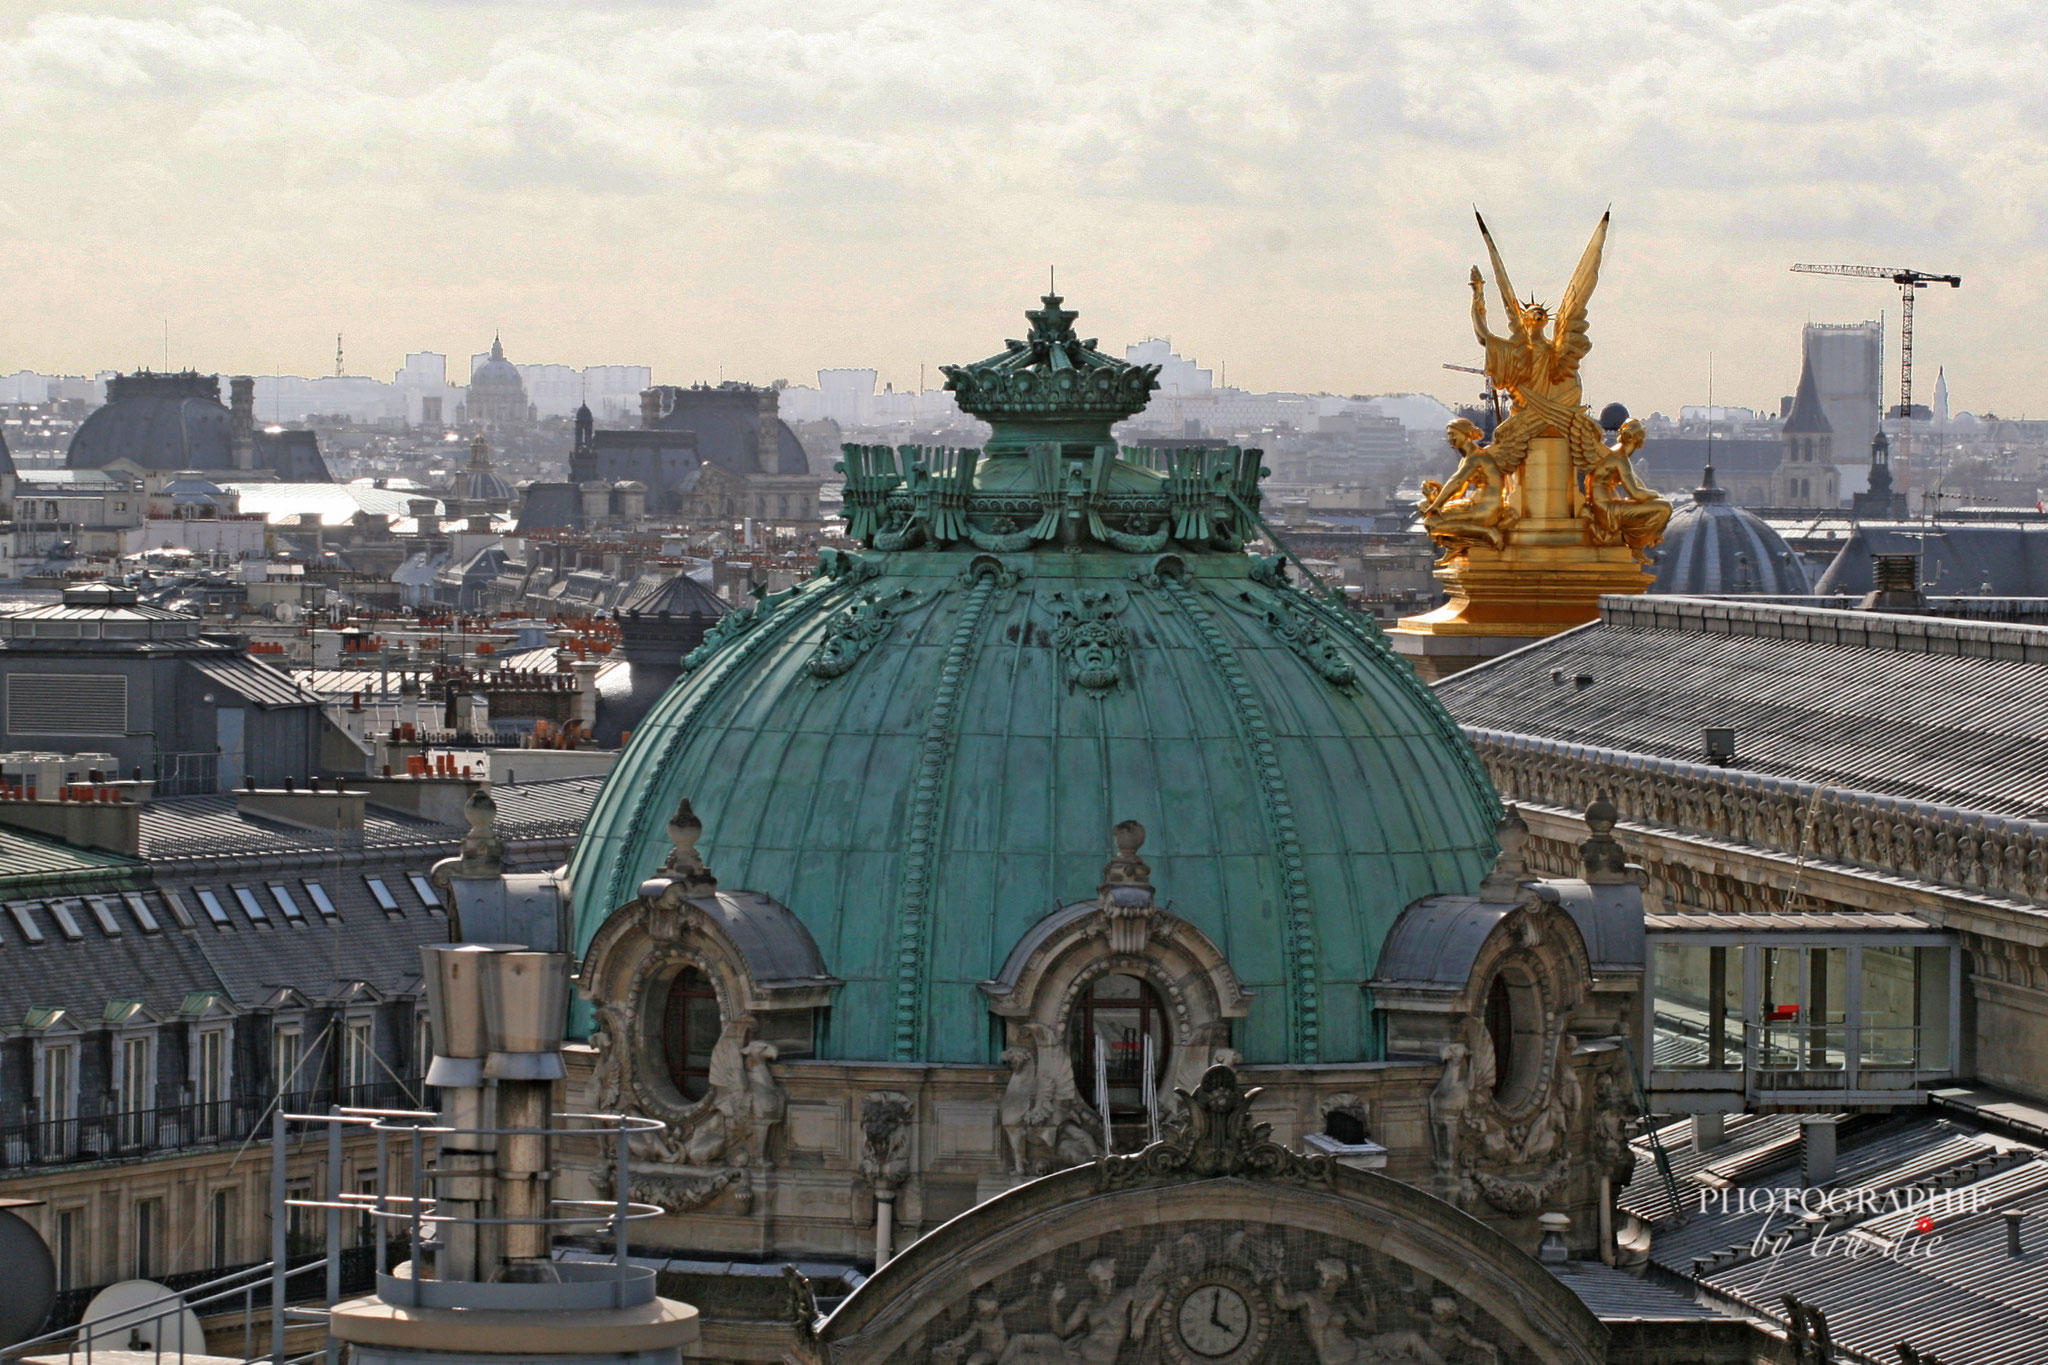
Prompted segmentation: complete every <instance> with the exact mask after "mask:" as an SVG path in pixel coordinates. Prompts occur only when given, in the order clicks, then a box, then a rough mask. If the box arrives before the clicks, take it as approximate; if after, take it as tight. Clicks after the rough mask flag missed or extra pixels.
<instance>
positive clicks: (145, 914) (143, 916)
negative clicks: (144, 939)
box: [121, 891, 161, 934]
mask: <svg viewBox="0 0 2048 1365" xmlns="http://www.w3.org/2000/svg"><path fill="white" fill-rule="evenodd" d="M121 899H122V900H124V901H126V902H128V911H129V913H130V914H132V915H134V916H135V922H136V923H137V924H139V925H141V926H142V932H143V933H145V934H154V933H157V932H159V930H160V928H161V926H159V925H158V924H157V922H156V916H155V915H153V914H151V913H150V909H149V902H148V901H146V900H144V899H143V898H142V893H141V892H139V891H124V892H122V893H121Z"/></svg>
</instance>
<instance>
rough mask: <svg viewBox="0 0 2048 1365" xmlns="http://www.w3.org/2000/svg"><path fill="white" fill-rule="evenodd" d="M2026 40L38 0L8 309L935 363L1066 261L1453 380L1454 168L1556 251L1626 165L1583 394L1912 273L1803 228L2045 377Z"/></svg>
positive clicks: (2040, 157)
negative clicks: (2012, 343) (2028, 346)
mask: <svg viewBox="0 0 2048 1365" xmlns="http://www.w3.org/2000/svg"><path fill="white" fill-rule="evenodd" d="M2044 30H2048V26H2044V25H2043V24H2041V23H2040V22H2039V20H2038V19H2037V18H2035V17H2034V15H2033V12H2032V10H2031V9H2028V8H2026V7H2024V6H2019V5H2011V4H2006V5H1991V6H1982V5H1980V6H1970V7H1962V6H1954V5H1951V6H1943V7H1941V8H1940V9H1939V10H1938V11H1936V12H1935V13H1932V14H1930V13H1928V12H1927V11H1926V10H1925V9H1909V8H1905V7H1898V6H1895V5H1891V4H1887V3H1881V2H1880V0H1847V3H1838V2H1835V0H1826V2H1824V0H1793V2H1792V3H1781V4H1764V3H1751V4H1727V3H1706V2H1705V0H1698V2H1693V0H1663V2H1662V3H1649V4H1644V3H1640V2H1630V0H1591V2H1590V3H1583V4H1580V5H1575V6H1556V5H1548V4H1503V3H1480V0H1454V2H1453V3H1450V4H1446V5H1437V6H1429V7H1424V6H1417V5H1396V4H1391V3H1382V4H1365V3H1353V2H1351V0H1299V3H1294V4H1269V3H1260V2H1259V0H1244V3H1224V2H1223V0H1210V2H1209V3H1201V2H1200V0H1193V2H1188V3H1178V4H1166V3H1141V4H1122V5H1116V6H1097V5H1079V4H1075V5H1068V6H961V5H959V4H957V3H947V4H940V3H937V0H899V3H894V4H886V5H884V4H856V3H852V0H803V3H794V2H791V0H783V2H782V3H776V2H775V0H766V2H765V3H764V2H763V0H708V2H707V3H704V4H701V5H697V6H694V7H689V8H681V7H677V6H674V5H649V6H645V7H641V6H630V5H600V6H592V5H583V4H577V5H568V4H558V5H547V4H539V3H523V4H481V3H479V4H402V3H377V2H375V0H353V2H351V3H335V4H328V5H321V6H306V5H302V4H286V3H282V2H281V0H273V2H271V3H259V2H257V0H251V2H250V3H245V4H236V5H231V6H209V7H189V6H176V5H151V4H146V3H145V4H139V5H131V6H127V7H125V8H116V7H114V6H111V5H109V6H108V7H106V8H104V9H102V8H79V9H71V10H61V11H60V10H50V11H46V12H42V13H38V14H32V15H28V16H26V17H23V18H20V19H18V20H15V21H13V22H12V23H11V24H8V23H5V22H0V187H4V188H0V198H4V204H0V207H4V209H5V212H4V213H0V221H5V222H9V223H10V224H11V225H12V226H11V235H13V236H15V237H16V238H17V239H19V240H20V244H21V247H22V249H23V252H25V253H26V256H25V257H24V259H34V260H36V261H37V262H38V265H37V267H36V268H35V269H33V270H31V271H27V272H26V274H27V278H26V279H23V278H22V276H23V274H24V272H23V271H22V270H21V269H20V268H19V267H17V272H16V282H17V288H16V290H14V291H12V292H14V293H15V294H16V296H17V306H16V308H15V309H13V310H11V313H10V315H8V316H5V317H0V344H4V346H5V347H6V349H7V350H8V351H9V352H10V355H11V356H13V357H18V359H19V362H20V363H23V364H37V365H44V366H52V367H54V366H59V365H62V366H68V367H71V368H83V367H89V366H94V365H99V364H105V363H113V362H112V360H111V359H110V357H113V356H118V355H124V354H126V353H127V351H128V350H129V349H132V346H133V340H132V338H131V337H130V335H129V333H130V332H131V331H132V330H133V329H135V328H136V327H137V326H138V325H139V324H138V321H137V320H138V319H156V318H159V317H160V316H162V315H163V314H165V313H169V314H171V315H173V316H174V318H184V319H187V320H188V322H187V325H186V326H185V327H183V328H180V327H178V326H176V325H174V329H173V330H174V334H186V335H188V336H189V345H190V347H191V349H192V351H193V354H192V356H191V359H192V360H194V362H195V363H203V364H206V365H208V366H214V367H232V366H238V365H239V366H261V367H266V368H267V367H269V366H270V365H272V364H276V363H284V364H286V365H287V367H290V366H291V365H293V364H296V365H297V366H298V367H300V368H311V362H310V360H298V361H292V360H288V359H287V360H283V361H280V357H279V354H278V353H280V352H282V353H285V354H286V355H297V354H299V353H300V352H302V351H309V350H311V349H312V348H313V347H315V346H320V345H324V344H329V343H323V342H321V340H320V339H321V338H329V339H331V335H332V333H333V331H334V330H336V329H337V328H341V329H344V330H348V331H350V332H352V333H355V334H357V335H359V336H361V337H362V338H363V339H362V341H361V342H360V343H352V344H351V351H352V352H353V353H356V354H366V355H377V356H379V357H381V359H382V360H383V361H384V362H387V363H389V364H393V365H395V364H396V363H397V358H398V356H399V354H400V352H402V351H403V350H405V349H411V348H416V347H419V346H422V345H432V346H436V347H441V348H445V349H449V350H452V351H456V352H458V353H459V352H460V351H461V350H462V348H463V347H465V346H468V345H470V344H473V342H472V339H473V338H474V337H475V336H477V335H481V334H482V332H484V331H486V330H488V329H489V328H490V327H491V326H494V325H495V326H501V327H503V328H504V329H505V330H506V332H507V335H508V338H518V339H519V347H518V349H520V350H521V351H522V353H525V354H536V355H537V354H538V353H539V352H542V351H545V352H547V353H548V354H550V355H559V356H560V357H561V358H564V359H571V360H603V359H624V358H636V359H645V360H648V361H650V362H651V363H653V364H654V365H655V366H656V367H657V369H658V370H659V371H660V372H661V373H662V374H663V375H664V377H668V378H675V379H689V378H694V377H697V376H699V375H704V374H708V373H711V372H712V371H713V370H714V369H715V368H716V367H718V366H719V365H720V364H723V366H724V368H725V371H726V372H727V373H728V374H733V373H750V374H753V375H754V376H755V377H757V378H768V377H774V376H777V375H788V376H791V377H801V376H802V375H804V374H805V372H806V371H808V370H809V369H810V368H813V367H816V366H818V365H821V364H835V363H845V362H850V361H855V360H860V361H865V362H868V363H881V364H883V365H884V366H885V367H894V369H895V371H896V373H895V374H894V375H893V377H895V378H897V379H898V380H899V381H901V382H910V380H911V379H912V376H911V375H910V374H909V373H908V372H907V371H908V369H909V367H911V366H914V365H915V364H917V363H918V362H920V361H929V362H933V363H936V362H938V361H941V360H956V359H959V358H961V357H962V356H964V355H969V354H974V355H979V354H982V353H983V352H984V351H986V350H987V349H989V347H990V345H991V344H992V342H993V339H994V338H996V337H997V336H999V335H1000V334H1001V333H1002V332H1003V331H1004V330H1005V329H1011V330H1014V322H1015V319H1014V315H1015V313H1016V311H1017V309H1018V308H1019V307H1020V306H1021V304H1022V302H1023V299H1024V297H1025V295H1026V293H1027V292H1028V290H1029V289H1030V288H1031V287H1032V282H1033V281H1035V280H1036V279H1037V278H1039V275H1040V272H1041V271H1042V269H1043V266H1044V264H1045V263H1046V261H1048V260H1056V261H1058V262H1059V263H1061V265H1062V268H1063V274H1064V275H1065V277H1066V278H1068V279H1070V280H1072V281H1073V286H1072V289H1073V292H1074V293H1075V296H1076V297H1075V301H1076V302H1077V303H1078V304H1079V305H1080V306H1082V307H1083V308H1084V309H1086V310H1088V313H1089V324H1090V326H1091V330H1093V331H1099V332H1100V333H1101V334H1103V336H1104V337H1105V340H1111V339H1115V338H1117V337H1119V336H1122V335H1126V334H1128V335H1132V336H1135V335H1138V334H1142V333H1149V332H1171V333H1173V334H1174V336H1175V337H1176V340H1177V341H1182V342H1185V343H1186V345H1187V346H1188V348H1189V349H1193V350H1199V351H1200V352H1201V354H1202V355H1203V357H1204V358H1205V359H1206V360H1221V359H1226V358H1227V359H1230V360H1232V361H1233V362H1235V363H1234V365H1233V377H1234V378H1241V379H1243V380H1246V381H1249V382H1256V383H1266V384H1283V383H1289V384H1304V385H1313V386H1326V387H1329V388H1333V389H1340V390H1346V391H1350V390H1357V389H1365V388H1409V387H1415V388H1437V389H1442V388H1444V384H1443V381H1442V378H1441V374H1442V372H1441V371H1438V370H1437V369H1436V368H1435V367H1436V365H1437V362H1438V361H1440V360H1449V359H1459V358H1463V356H1464V354H1465V352H1466V351H1468V350H1469V349H1470V342H1469V339H1468V338H1467V336H1466V335H1465V333H1464V329H1463V320H1462V310H1461V296H1460V281H1461V278H1462V275H1463V270H1464V266H1465V265H1466V264H1467V263H1468V262H1469V261H1470V260H1471V259H1472V257H1473V256H1474V254H1475V249H1476V245H1477V244H1476V242H1474V241H1473V240H1472V233H1471V230H1470V226H1469V217H1468V211H1469V210H1468V205H1470V204H1471V203H1472V202H1474V201H1475V200H1476V201H1480V202H1482V203H1483V204H1484V205H1485V206H1486V207H1487V209H1488V212H1489V215H1490V217H1491V218H1492V220H1493V221H1495V222H1496V224H1497V226H1499V228H1500V229H1501V234H1502V237H1503V241H1504V245H1505V246H1506V247H1507V248H1508V250H1509V251H1510V253H1511V256H1510V262H1511V264H1512V265H1514V266H1515V269H1516V273H1517V275H1518V277H1520V278H1521V279H1522V280H1523V281H1524V282H1525V283H1524V287H1525V288H1527V287H1535V288H1537V289H1538V290H1539V291H1542V290H1545V289H1549V290H1554V289H1555V288H1556V282H1557V281H1561V279H1562V276H1563V274H1564V273H1565V272H1566V271H1567V270H1568V269H1569V266H1570V263H1571V261H1572V260H1573V259H1575V257H1576V254H1577V250H1578V247H1579V245H1580V244H1582V243H1583V241H1584V237H1585V234H1586V232H1587V231H1588V230H1589V229H1590V227H1591V224H1592V221H1593V219H1594V218H1595V217H1597V214H1598V212H1599V210H1600V209H1601V208H1602V207H1604V206H1606V205H1607V204H1608V203H1610V202H1611V203H1612V204H1613V205H1614V209H1615V213H1616V232H1615V236H1614V242H1613V246H1612V256H1611V263H1610V269H1609V272H1608V277H1607V280H1606V282H1605V283H1604V284H1603V293H1602V296H1601V298H1600V299H1599V300H1598V301H1597V303H1596V314H1595V328H1596V331H1595V336H1596V339H1598V340H1601V341H1603V342H1605V343H1606V344H1605V345H1604V346H1603V349H1602V350H1600V351H1599V352H1596V359H1595V362H1594V364H1595V366H1596V367H1597V366H1598V365H1600V364H1601V363H1602V362H1603V361H1604V362H1606V363H1608V364H1609V365H1610V366H1612V368H1610V369H1608V370H1606V371H1603V372H1598V373H1595V374H1594V375H1593V376H1592V377H1593V380H1594V385H1595V387H1596V388H1599V389H1601V390H1602V392H1603V393H1607V392H1610V391H1611V392H1612V393H1613V394H1614V396H1619V397H1622V398H1624V400H1625V401H1628V402H1630V403H1631V405H1632V406H1637V407H1644V408H1646V407H1651V406H1663V407H1667V408H1668V407H1670V406H1672V405H1673V404H1675V403H1677V402H1679V401H1682V400H1687V399H1691V398H1695V397H1697V393H1696V389H1697V387H1698V382H1697V380H1698V377H1699V376H1700V375H1701V374H1703V372H1704V368H1705V366H1704V362H1703V359H1702V352H1703V351H1704V350H1706V349H1713V350H1715V351H1716V352H1717V353H1720V354H1730V353H1732V354H1735V355H1736V356H1737V357H1738V358H1736V359H1734V360H1732V361H1723V362H1722V363H1720V365H1719V367H1718V368H1719V372H1720V373H1721V374H1722V375H1723V376H1724V380H1723V383H1724V385H1725V386H1726V387H1725V388H1724V390H1723V391H1724V393H1734V394H1735V396H1736V400H1737V401H1745V400H1747V401H1763V400H1765V399H1766V398H1767V397H1773V396H1775V395H1776V394H1777V393H1778V392H1780V391H1782V390H1783V388H1784V387H1785V385H1786V383H1787V378H1786V376H1785V374H1784V371H1785V370H1786V368H1787V367H1788V365H1790V364H1791V363H1792V358H1793V356H1794V355H1795V348H1796V337H1795V335H1794V332H1795V329H1796V326H1797V324H1798V323H1799V322H1801V321H1804V320H1805V319H1806V318H1807V317H1808V316H1819V317H1861V316H1867V315H1874V314H1875V313H1876V312H1877V311H1878V310H1879V309H1881V308H1883V307H1886V306H1887V305H1888V303H1889V304H1890V305H1891V306H1895V301H1892V300H1888V299H1887V298H1886V297H1885V296H1884V294H1883V292H1882V291H1881V290H1876V289H1872V290H1864V291H1862V292H1860V293H1859V292H1857V291H1856V289H1855V288H1853V287H1851V286H1847V285H1843V284H1839V283H1837V282H1817V281H1812V280H1805V279H1801V278H1799V277H1792V276H1789V275H1787V274H1786V273H1785V267H1786V266H1787V265H1789V264H1790V262H1791V261H1792V260H1794V259H1813V258H1842V259H1852V260H1860V259H1864V258H1870V259H1883V260H1887V261H1889V260H1892V259H1904V260H1905V261H1906V263H1908V264H1926V265H1929V266H1936V267H1941V268H1948V269H1960V268H1963V267H1962V266H1961V265H1960V264H1958V263H1959V262H1967V263H1968V268H1967V269H1964V273H1965V274H1966V275H1971V281H1970V285H1969V286H1967V287H1966V288H1965V290H1964V291H1962V292H1961V293H1960V294H1958V295H1955V296H1953V297H1950V296H1944V297H1943V298H1942V299H1941V300H1939V303H1938V305H1936V306H1935V307H1932V308H1930V310H1929V311H1928V314H1927V318H1928V325H1927V329H1926V335H1927V343H1926V344H1927V345H1928V346H1929V348H1930V351H1929V353H1930V355H1932V356H1935V357H1937V358H1943V359H1946V360H1947V362H1948V363H1949V368H1950V369H1951V371H1952V372H1956V373H1958V374H1959V375H1960V374H1965V373H1967V374H1970V375H1971V378H1972V389H1973V391H1981V393H1982V394H1983V396H1982V397H1981V398H1980V399H1979V400H1978V401H1979V404H1980V405H1981V406H1989V405H1992V404H1996V405H1998V406H1999V407H2000V410H2005V409H2006V408H2012V409H2015V410H2017V409H2019V408H2021V407H2024V406H2025V403H2026V397H2025V394H2026V386H2027V385H2028V384H2029V383H2030V382H2031V375H2030V373H2029V372H2028V367H2026V366H2025V365H2024V364H2023V362H2022V360H2021V359H2020V358H2016V357H2014V356H2012V355H2011V354H2010V352H2009V349H2008V348H2005V347H2003V346H2001V345H1999V344H1998V343H1997V342H1996V341H1995V339H1994V338H1995V337H1996V335H1997V333H1998V332H2000V331H2002V330H2004V327H2003V324H2002V323H2001V321H2000V319H1999V313H2000V312H2001V311H2002V310H2003V309H2004V308H2007V307H2009V306H2011V305H2012V304H2014V303H2021V304H2024V303H2029V302H2032V301H2033V300H2034V297H2035V296H2036V295H2038V294H2040V293H2041V292H2042V290H2041V288H2040V286H2038V285H2036V284H2034V283H2033V282H2032V281H2033V280H2034V279H2036V278H2038V277H2039V276H2040V274H2041V273H2042V272H2041V270H2040V267H2041V266H2042V265H2043V264H2048V261H2044V259H2043V256H2044V247H2048V243H2044V241H2043V230H2042V221H2041V203H2042V194H2043V192H2044V189H2048V166H2044V161H2048V156H2044V152H2043V145H2042V142H2041V140H2040V138H2039V137H2038V135H2037V134H2036V133H2035V131H2034V130H2035V128H2036V127H2038V126H2039V123H2040V121H2041V115H2042V113H2043V107H2042V105H2043V99H2044V97H2043V95H2042V94H2041V93H2040V91H2039V90H2038V89H2037V88H2036V85H2035V83H2034V81H2033V79H2032V76H2031V73H2032V72H2036V71H2038V70H2040V69H2041V67H2042V65H2043V64H2044V63H2043V58H2044V57H2048V53H2044V51H2043V49H2044V47H2048V31H2044ZM223 264H232V265H233V266H234V267H235V273H234V274H233V275H232V276H224V275H222V274H220V273H218V271H217V270H216V269H215V267H217V266H220V265H223ZM1972 272H1976V273H1975V274H1972ZM1994 278H1995V279H1996V280H1997V281H1999V282H1998V283H1996V284H1995V283H1994ZM224 294H226V295H232V296H233V302H232V303H229V302H227V301H226V300H225V299H224V298H223V295H224ZM53 317H55V318H64V319H65V320H66V322H65V325H64V327H63V328H62V329H61V330H58V331H54V332H53V330H52V329H51V327H50V325H49V323H48V319H50V318H53ZM228 317H232V318H233V319H234V322H233V325H231V326H223V327H222V329H221V330H219V331H218V332H215V331H212V330H210V329H211V328H212V327H213V326H214V324H213V323H212V322H210V321H208V319H217V318H228ZM152 325H156V324H152ZM1620 328H1630V329H1633V335H1631V336H1629V337H1628V338H1626V339H1625V340H1624V338H1622V337H1621V336H1619V335H1616V334H1615V332H1614V330H1612V329H1620ZM1603 329H1609V330H1604V331H1603ZM1610 338H1611V340H1610ZM10 363H11V362H10Z"/></svg>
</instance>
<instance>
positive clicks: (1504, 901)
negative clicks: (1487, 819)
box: [1479, 806, 1529, 905]
mask: <svg viewBox="0 0 2048 1365" xmlns="http://www.w3.org/2000/svg"><path fill="white" fill-rule="evenodd" d="M1493 835H1494V839H1495V841H1496V842H1497V843H1499V844H1500V856H1499V857H1497V858H1495V859H1494V860H1493V870H1492V871H1490V872H1488V873H1487V874H1486V879H1485V880H1484V881H1482V882H1480V883H1479V899H1480V900H1482V901H1485V902H1486V903H1487V904H1488V905H1513V904H1514V903H1515V902H1516V901H1518V900H1520V899H1521V898H1522V883H1523V882H1525V881H1527V880H1528V879H1529V864H1528V859H1527V858H1526V857H1525V856H1524V854H1523V849H1524V847H1525V846H1526V845H1527V844H1528V842H1529V826H1528V825H1527V824H1526V823H1525V822H1524V821H1523V819H1522V813H1521V812H1520V811H1518V810H1516V809H1515V808H1514V807H1513V806H1508V807H1507V808H1506V809H1505V810H1504V811H1503V812H1502V813H1501V817H1500V823H1499V824H1497V825H1495V826H1494V827H1493Z"/></svg>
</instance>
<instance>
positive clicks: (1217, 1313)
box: [1209, 1289, 1230, 1332]
mask: <svg viewBox="0 0 2048 1365" xmlns="http://www.w3.org/2000/svg"><path fill="white" fill-rule="evenodd" d="M1222 1313H1223V1291H1222V1290H1220V1289H1212V1290H1210V1291H1209V1322H1210V1325H1211V1326H1214V1327H1221V1328H1222V1329H1223V1330H1224V1331H1226V1332H1228V1331H1229V1330H1230V1324H1229V1323H1227V1322H1225V1321H1224V1320H1223V1316H1222Z"/></svg>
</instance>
